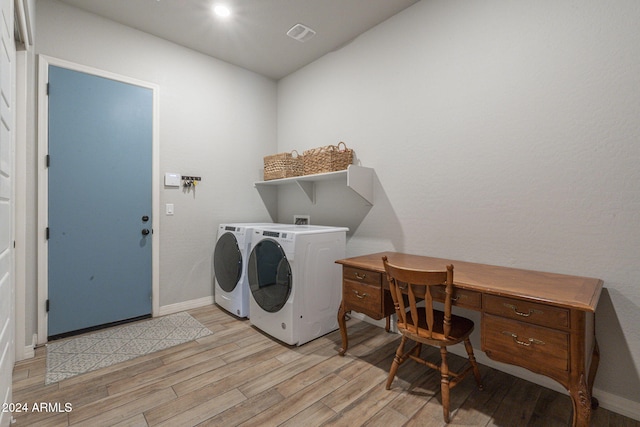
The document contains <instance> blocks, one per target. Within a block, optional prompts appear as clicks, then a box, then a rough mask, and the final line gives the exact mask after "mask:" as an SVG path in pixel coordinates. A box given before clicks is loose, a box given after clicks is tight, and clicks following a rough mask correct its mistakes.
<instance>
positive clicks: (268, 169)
mask: <svg viewBox="0 0 640 427" xmlns="http://www.w3.org/2000/svg"><path fill="white" fill-rule="evenodd" d="M294 153H295V157H294V156H293V154H294ZM303 172H304V164H303V163H302V156H300V155H299V154H298V152H297V151H296V150H293V151H292V152H290V153H278V154H272V155H270V156H265V157H264V180H265V181H269V180H272V179H279V178H290V177H292V176H300V175H302V174H303Z"/></svg>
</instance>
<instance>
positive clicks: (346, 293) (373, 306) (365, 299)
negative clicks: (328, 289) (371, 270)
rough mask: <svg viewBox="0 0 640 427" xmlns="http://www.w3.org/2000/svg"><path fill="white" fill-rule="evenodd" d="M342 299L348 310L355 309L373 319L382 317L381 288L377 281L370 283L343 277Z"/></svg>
mask: <svg viewBox="0 0 640 427" xmlns="http://www.w3.org/2000/svg"><path fill="white" fill-rule="evenodd" d="M342 300H343V303H344V304H345V307H348V309H349V310H355V311H357V312H358V313H363V314H366V315H367V316H369V317H372V318H374V319H381V318H383V317H384V313H383V310H382V288H381V287H380V284H379V283H378V284H377V285H371V284H368V283H364V282H355V281H353V280H346V279H345V280H343V281H342Z"/></svg>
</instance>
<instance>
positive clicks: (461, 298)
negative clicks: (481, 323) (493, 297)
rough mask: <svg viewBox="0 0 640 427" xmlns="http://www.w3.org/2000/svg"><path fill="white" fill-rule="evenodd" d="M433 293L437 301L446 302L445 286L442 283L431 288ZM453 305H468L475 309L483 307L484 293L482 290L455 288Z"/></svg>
mask: <svg viewBox="0 0 640 427" xmlns="http://www.w3.org/2000/svg"><path fill="white" fill-rule="evenodd" d="M431 295H433V298H434V299H435V300H437V301H441V302H444V299H445V296H446V294H445V286H444V285H440V286H436V287H434V288H432V289H431ZM451 299H452V300H453V305H457V306H460V307H467V308H471V309H475V310H480V309H481V308H482V294H481V293H480V292H475V291H470V290H468V289H462V288H454V289H453V295H452V297H451Z"/></svg>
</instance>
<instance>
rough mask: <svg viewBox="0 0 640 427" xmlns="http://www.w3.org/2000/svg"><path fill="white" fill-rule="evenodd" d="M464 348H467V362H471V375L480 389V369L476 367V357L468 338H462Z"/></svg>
mask: <svg viewBox="0 0 640 427" xmlns="http://www.w3.org/2000/svg"><path fill="white" fill-rule="evenodd" d="M464 348H465V349H466V350H467V355H468V356H469V363H471V367H472V368H473V376H474V377H476V383H477V384H478V388H479V389H480V390H482V389H483V387H482V378H481V377H480V369H479V368H478V362H476V358H475V356H474V355H473V346H472V345H471V341H470V340H469V338H467V339H466V340H464Z"/></svg>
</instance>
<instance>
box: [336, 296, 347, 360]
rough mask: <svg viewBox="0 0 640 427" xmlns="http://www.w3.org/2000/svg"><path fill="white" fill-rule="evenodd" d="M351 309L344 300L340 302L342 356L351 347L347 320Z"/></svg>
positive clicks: (340, 351) (339, 320)
mask: <svg viewBox="0 0 640 427" xmlns="http://www.w3.org/2000/svg"><path fill="white" fill-rule="evenodd" d="M349 311H350V310H346V309H345V306H344V301H342V302H341V303H340V309H338V327H339V328H340V336H341V337H342V348H340V350H338V353H339V354H340V356H344V354H345V353H346V352H347V348H348V347H349V339H348V337H347V320H346V316H347V313H348V312H349Z"/></svg>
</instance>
